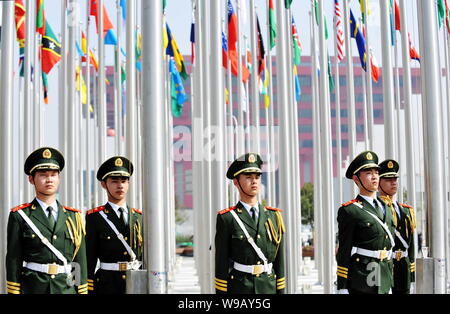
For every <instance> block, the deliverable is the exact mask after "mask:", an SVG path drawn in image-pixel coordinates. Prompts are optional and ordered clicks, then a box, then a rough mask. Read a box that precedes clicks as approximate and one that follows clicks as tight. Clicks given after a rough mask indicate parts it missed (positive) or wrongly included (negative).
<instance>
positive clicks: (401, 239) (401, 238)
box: [395, 230, 409, 250]
mask: <svg viewBox="0 0 450 314" xmlns="http://www.w3.org/2000/svg"><path fill="white" fill-rule="evenodd" d="M395 235H396V236H397V238H398V239H399V240H400V242H401V243H402V244H403V246H404V247H405V249H406V250H407V249H409V245H408V243H406V241H405V239H403V237H402V235H401V234H400V232H398V230H395Z"/></svg>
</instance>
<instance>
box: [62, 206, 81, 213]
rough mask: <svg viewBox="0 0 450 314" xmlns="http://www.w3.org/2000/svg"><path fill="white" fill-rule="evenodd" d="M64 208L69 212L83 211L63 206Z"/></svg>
mask: <svg viewBox="0 0 450 314" xmlns="http://www.w3.org/2000/svg"><path fill="white" fill-rule="evenodd" d="M63 207H64V208H65V209H67V210H70V211H72V212H76V213H81V210H79V209H75V208H72V207H69V206H63Z"/></svg>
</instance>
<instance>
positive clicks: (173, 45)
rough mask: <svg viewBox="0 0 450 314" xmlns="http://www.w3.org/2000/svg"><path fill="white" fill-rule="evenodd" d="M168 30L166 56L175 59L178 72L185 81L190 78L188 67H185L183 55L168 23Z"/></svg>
mask: <svg viewBox="0 0 450 314" xmlns="http://www.w3.org/2000/svg"><path fill="white" fill-rule="evenodd" d="M166 29H167V40H168V45H167V49H166V54H168V55H169V56H171V57H173V59H174V61H175V64H176V66H177V70H178V72H179V73H180V75H181V77H182V78H183V79H184V80H185V79H187V78H188V74H187V72H186V66H185V65H184V59H183V55H182V54H181V53H180V50H179V49H178V45H177V42H176V41H175V37H174V36H173V35H172V32H171V31H170V28H169V25H168V24H167V23H166Z"/></svg>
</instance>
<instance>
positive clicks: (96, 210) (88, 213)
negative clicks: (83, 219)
mask: <svg viewBox="0 0 450 314" xmlns="http://www.w3.org/2000/svg"><path fill="white" fill-rule="evenodd" d="M104 209H105V206H99V207H96V208H93V209H90V210H88V211H87V212H86V214H87V215H90V214H93V213H96V212H100V211H102V210H104Z"/></svg>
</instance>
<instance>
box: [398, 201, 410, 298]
mask: <svg viewBox="0 0 450 314" xmlns="http://www.w3.org/2000/svg"><path fill="white" fill-rule="evenodd" d="M397 205H398V207H399V209H400V215H401V217H398V214H397V212H396V215H397V227H396V229H397V231H398V232H399V233H400V235H401V236H402V238H403V239H404V240H405V242H406V244H407V245H408V249H406V247H405V246H404V245H403V244H402V242H401V240H400V239H399V238H398V237H397V236H396V237H395V246H394V252H395V251H397V250H402V251H405V250H407V251H408V256H407V257H405V258H401V259H396V258H395V255H394V288H393V290H394V292H398V293H402V292H403V293H409V289H410V287H411V282H414V281H415V262H414V261H415V260H414V258H415V256H414V231H413V230H414V228H415V226H414V225H415V215H414V209H413V208H412V207H411V206H408V205H405V204H401V203H397Z"/></svg>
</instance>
